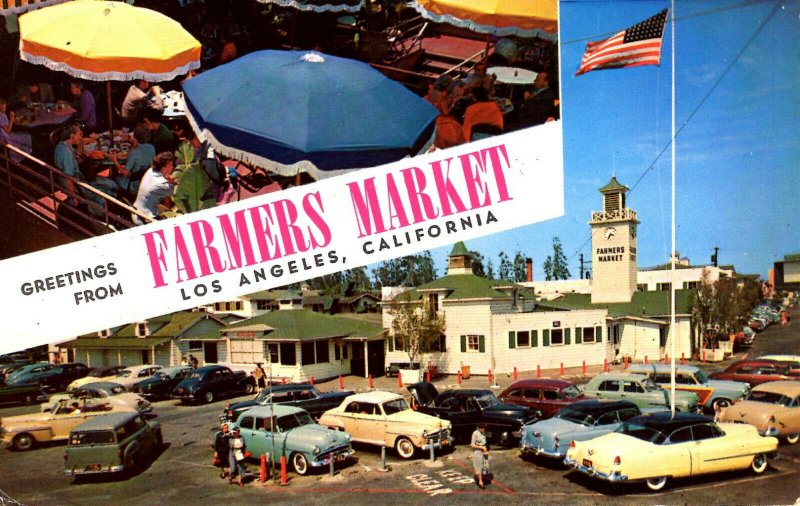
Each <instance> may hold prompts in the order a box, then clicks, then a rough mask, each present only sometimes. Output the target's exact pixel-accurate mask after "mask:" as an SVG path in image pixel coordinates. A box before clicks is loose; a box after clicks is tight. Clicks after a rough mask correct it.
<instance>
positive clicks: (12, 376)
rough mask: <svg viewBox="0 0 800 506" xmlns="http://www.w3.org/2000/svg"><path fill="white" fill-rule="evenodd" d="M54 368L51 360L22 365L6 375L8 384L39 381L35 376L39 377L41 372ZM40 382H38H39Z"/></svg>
mask: <svg viewBox="0 0 800 506" xmlns="http://www.w3.org/2000/svg"><path fill="white" fill-rule="evenodd" d="M52 368H53V364H51V363H50V362H36V363H33V364H25V365H23V366H22V367H19V368H17V369H16V370H14V371H12V372H10V373H8V375H7V376H6V385H23V384H25V383H37V382H36V381H34V379H33V378H37V377H39V376H40V375H41V374H43V373H45V372H47V371H49V370H50V369H52ZM37 384H38V383H37Z"/></svg>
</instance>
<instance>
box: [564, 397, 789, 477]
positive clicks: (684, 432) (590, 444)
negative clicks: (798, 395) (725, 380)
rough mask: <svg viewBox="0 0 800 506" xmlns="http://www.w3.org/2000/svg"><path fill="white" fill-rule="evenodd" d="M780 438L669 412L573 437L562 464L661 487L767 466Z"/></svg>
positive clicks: (747, 427) (761, 469)
mask: <svg viewBox="0 0 800 506" xmlns="http://www.w3.org/2000/svg"><path fill="white" fill-rule="evenodd" d="M777 448H778V440H777V439H775V438H774V437H763V436H760V435H759V434H758V432H757V431H756V429H755V427H753V426H752V425H746V424H738V423H736V424H734V423H721V424H717V423H714V422H713V421H712V420H711V419H709V418H707V417H704V416H702V415H696V414H691V413H676V414H675V417H672V414H671V413H670V412H668V411H662V412H659V413H652V414H647V415H642V416H637V417H634V418H631V419H629V420H628V421H626V422H624V423H623V424H622V425H621V426H620V427H619V429H617V430H616V431H615V432H612V433H610V434H606V435H605V436H600V437H598V438H595V439H590V440H589V441H580V442H573V443H572V444H571V445H570V449H569V450H568V451H567V458H566V459H564V463H565V464H566V465H568V466H570V467H572V468H573V469H574V470H576V471H578V472H580V473H583V474H586V475H589V476H592V477H594V478H597V479H601V480H605V481H608V482H612V483H619V482H645V483H646V484H647V486H648V488H650V490H655V491H658V490H661V489H662V488H664V486H665V485H666V484H667V481H668V480H669V479H670V478H681V477H686V476H696V475H699V474H707V473H716V472H720V471H733V470H737V469H746V468H748V467H749V468H751V469H752V470H753V472H754V473H756V474H760V473H763V472H764V471H766V469H767V454H771V453H773V452H775V450H776V449H777Z"/></svg>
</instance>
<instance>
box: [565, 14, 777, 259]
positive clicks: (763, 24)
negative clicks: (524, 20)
mask: <svg viewBox="0 0 800 506" xmlns="http://www.w3.org/2000/svg"><path fill="white" fill-rule="evenodd" d="M764 1H766V0H764ZM755 3H763V1H761V0H754V1H750V2H744V3H742V4H738V5H739V6H742V5H744V4H747V5H749V4H755ZM783 3H784V2H783V1H780V2H775V5H774V6H773V7H772V10H771V11H770V13H769V15H768V16H767V17H766V19H765V20H764V21H763V22H762V23H761V24H760V25H759V26H758V28H756V30H755V31H754V32H753V34H752V35H750V37H749V38H748V39H747V42H745V44H744V46H742V48H741V49H740V50H739V52H738V53H737V54H736V57H734V58H733V60H731V62H730V63H729V64H728V66H727V67H726V68H725V70H723V71H722V74H720V76H719V77H718V78H717V80H716V81H715V82H714V84H713V85H711V87H710V88H709V90H708V92H706V94H705V95H704V96H703V98H702V99H700V102H699V103H698V104H697V106H695V108H694V109H693V110H692V112H691V113H689V116H688V117H687V118H686V119H685V120H684V121H683V123H682V124H681V126H680V128H678V129H677V130H676V131H675V137H673V138H672V139H670V140H669V142H667V143H666V145H665V146H664V147H663V148H662V149H661V151H659V152H658V154H657V155H656V157H655V159H654V160H653V161H652V163H650V165H649V166H648V167H647V168H646V169H645V170H644V171H643V172H642V174H641V175H640V176H639V178H638V179H637V180H636V182H634V184H633V185H632V186H631V187H630V190H629V191H630V192H633V191H634V189H636V187H637V186H638V185H639V183H640V182H641V181H642V179H644V177H645V176H646V175H647V174H648V173H649V172H650V171H651V170H652V169H653V167H655V165H656V163H657V162H658V161H659V159H661V155H663V154H664V152H666V151H667V149H669V148H670V146H672V143H673V142H674V141H675V139H677V138H678V136H679V135H680V134H681V132H682V131H683V129H684V128H686V125H688V124H689V122H690V121H691V120H692V118H694V116H695V114H697V112H698V111H699V110H700V108H701V107H702V106H703V104H705V103H706V100H708V98H709V97H710V96H711V94H712V93H713V92H714V90H715V89H716V88H717V86H719V83H721V82H722V80H723V79H724V78H725V76H727V75H728V72H730V70H731V69H732V68H733V66H734V65H735V64H736V62H738V61H739V58H741V56H742V55H743V54H744V52H745V51H746V50H747V49H748V48H749V47H750V45H751V44H752V43H753V41H754V40H755V39H756V37H757V36H758V35H759V34H760V33H761V31H762V30H763V29H764V28H765V27H766V26H767V24H769V22H770V20H772V18H773V16H775V13H776V12H778V9H779V8H781V7H783ZM720 10H722V9H715V10H714V11H720ZM707 12H709V13H710V12H711V11H707ZM699 15H701V14H699V13H698V14H693V15H691V16H686V18H688V17H695V16H699ZM676 19H681V18H676ZM683 19H685V18H683ZM614 33H616V32H614ZM674 43H675V41H673V44H674ZM591 240H592V235H591V234H590V235H589V238H588V239H587V240H586V241H585V242H584V243H583V244H582V245H581V246H580V247H579V248H578V249H577V250H576V251H575V253H573V254H572V255H570V257H569V259H568V261H569V260H572V259H573V258H575V256H576V255H577V254H578V253H580V251H581V250H583V248H585V247H586V245H587V244H588V243H589V241H591Z"/></svg>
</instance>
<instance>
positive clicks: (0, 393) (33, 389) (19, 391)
mask: <svg viewBox="0 0 800 506" xmlns="http://www.w3.org/2000/svg"><path fill="white" fill-rule="evenodd" d="M41 398H42V389H41V387H40V386H39V385H37V384H35V383H23V384H22V385H6V384H5V382H3V380H0V404H12V403H19V404H33V403H34V402H36V401H37V400H41Z"/></svg>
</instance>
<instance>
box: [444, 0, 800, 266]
mask: <svg viewBox="0 0 800 506" xmlns="http://www.w3.org/2000/svg"><path fill="white" fill-rule="evenodd" d="M775 3H776V2H769V1H766V2H759V3H753V2H750V3H748V4H743V3H741V2H721V1H699V0H690V1H687V0H684V1H679V2H677V5H676V18H677V25H676V37H675V39H676V41H677V44H676V67H677V70H676V87H677V91H676V97H677V112H676V118H677V124H678V126H679V127H680V126H681V125H682V124H683V123H686V120H687V119H688V118H689V116H690V115H691V114H692V112H693V111H694V110H695V109H697V107H698V105H700V104H701V102H703V98H704V97H705V96H706V95H707V94H708V93H709V91H710V90H711V89H712V87H714V85H715V83H717V81H719V83H718V84H717V85H716V88H714V89H713V91H712V92H711V93H710V95H709V96H708V98H707V99H706V100H705V101H704V102H703V103H702V106H700V108H699V109H698V110H697V112H696V113H695V114H694V116H693V117H692V118H691V120H690V121H688V123H686V126H685V127H684V129H683V131H682V132H681V133H680V134H679V135H678V138H677V250H678V251H679V252H680V254H681V256H686V257H688V258H689V259H690V260H691V262H692V264H693V265H697V264H706V263H708V262H709V258H710V255H711V254H712V252H713V248H714V246H718V247H719V248H720V251H719V261H720V263H722V264H733V265H735V267H736V269H737V271H738V272H740V273H755V274H760V275H761V276H762V277H764V278H765V279H766V276H767V273H768V270H769V269H770V268H772V266H773V262H774V261H776V260H781V259H783V256H784V255H785V254H788V253H794V252H800V45H798V42H799V41H800V1H798V0H793V1H792V0H787V1H786V2H785V5H784V6H783V7H779V8H778V10H777V11H776V12H775V14H774V15H773V16H772V17H771V19H770V20H769V21H768V24H767V26H766V27H765V28H764V29H763V30H761V31H760V33H759V34H758V36H757V37H755V38H754V39H753V40H752V42H750V43H749V45H748V41H749V40H750V39H751V37H752V36H753V34H754V33H755V32H756V31H757V30H758V28H759V26H760V24H762V23H764V22H766V20H767V18H768V17H769V14H770V12H771V11H772V9H773V6H774V5H775ZM665 7H669V2H665V1H627V2H624V1H604V2H601V1H585V0H578V1H569V2H565V1H562V2H561V5H560V9H561V10H560V12H561V34H560V39H561V42H562V53H561V56H562V61H561V66H562V69H561V79H562V89H561V93H562V107H563V109H562V118H563V128H564V180H565V200H566V213H565V215H564V216H563V217H562V218H558V219H555V220H550V221H548V222H545V223H539V224H535V225H530V226H527V227H522V228H519V229H515V230H513V231H511V232H506V233H503V234H497V235H493V236H487V237H484V238H481V239H479V240H473V241H470V242H469V243H468V244H467V246H468V247H469V248H470V249H474V250H478V251H480V252H481V253H482V254H483V255H484V256H485V257H489V258H492V260H493V263H494V264H495V266H496V265H497V253H498V252H499V251H506V252H509V253H510V254H511V256H513V253H514V252H515V251H517V250H520V251H522V252H523V253H525V255H526V256H529V257H532V258H533V263H534V278H535V279H544V272H543V269H542V263H543V262H544V260H545V257H546V256H547V255H548V254H550V253H551V252H552V239H553V237H554V236H559V237H560V238H561V242H562V244H563V245H564V250H565V253H566V255H567V257H568V260H569V267H570V271H571V273H572V275H573V277H578V272H579V269H578V254H579V253H583V254H584V256H585V257H586V258H587V259H590V258H591V250H590V243H589V242H587V240H588V239H589V237H590V230H589V226H588V224H587V222H588V221H589V219H590V217H591V212H592V211H593V210H594V211H597V210H600V209H601V202H602V201H601V195H600V193H599V192H598V191H597V190H598V188H600V187H601V186H603V185H604V184H605V183H607V182H608V180H609V179H610V178H611V176H612V174H616V176H617V179H618V180H619V181H620V182H621V183H622V184H624V185H626V186H628V187H629V188H631V191H630V192H629V193H628V207H630V208H632V209H634V210H636V211H637V213H638V217H639V220H640V221H641V225H640V226H639V244H638V246H639V247H638V253H639V257H638V258H639V266H640V267H646V266H652V265H656V264H661V263H664V262H666V260H667V258H668V257H669V251H670V206H671V200H670V198H671V197H670V192H671V186H670V184H671V183H670V178H671V173H670V170H671V169H670V149H669V148H668V149H667V150H666V151H665V152H664V154H663V155H662V156H661V158H660V159H658V161H657V162H656V159H657V156H658V153H659V152H661V151H662V150H663V149H664V148H665V147H667V146H668V142H669V138H670V129H671V105H670V96H671V73H670V72H671V64H672V57H671V54H670V51H671V47H670V45H671V43H672V36H671V34H670V26H669V24H668V25H667V29H666V33H665V37H664V46H663V49H662V59H661V66H644V67H636V68H628V69H614V70H601V71H595V72H589V73H588V74H584V75H581V76H578V77H575V76H574V74H575V71H576V70H577V68H578V66H579V63H580V60H581V56H582V54H583V51H584V47H585V43H586V41H587V40H597V39H603V38H606V37H608V36H610V35H612V34H614V33H616V32H619V31H621V30H623V29H625V28H627V27H629V26H631V25H633V24H636V23H638V22H640V21H643V20H645V19H647V18H648V17H650V16H652V15H654V14H656V13H658V12H659V11H660V10H662V9H664V8H665ZM742 50H744V52H743V53H742V54H741V56H740V57H739V58H738V59H737V55H738V54H739V53H740V52H742ZM731 65H732V66H731ZM729 66H731V68H730V70H729V71H728V72H727V74H726V75H725V76H724V77H722V76H723V73H724V72H725V70H726V68H728V67H729ZM721 77H722V80H721V81H720V78H721ZM654 162H655V165H653V167H652V169H651V170H649V171H648V172H647V173H646V174H645V171H646V170H647V168H648V167H650V166H651V164H653V163H654ZM643 174H644V176H643ZM640 178H641V180H640ZM637 180H638V181H639V182H638V184H637ZM634 185H636V186H635V187H634ZM432 253H433V256H434V259H435V260H436V265H437V268H438V272H439V274H442V273H443V270H444V266H445V261H446V256H447V254H448V253H449V248H439V249H437V250H434V251H433V252H432Z"/></svg>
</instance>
